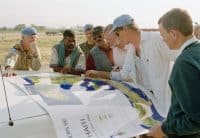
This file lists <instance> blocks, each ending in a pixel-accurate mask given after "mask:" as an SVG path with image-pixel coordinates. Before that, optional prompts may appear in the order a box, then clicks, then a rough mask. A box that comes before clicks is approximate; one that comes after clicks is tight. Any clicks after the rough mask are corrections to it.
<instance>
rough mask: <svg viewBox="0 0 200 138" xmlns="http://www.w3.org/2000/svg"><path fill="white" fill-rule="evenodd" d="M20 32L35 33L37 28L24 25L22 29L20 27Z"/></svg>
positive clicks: (24, 33) (25, 33)
mask: <svg viewBox="0 0 200 138" xmlns="http://www.w3.org/2000/svg"><path fill="white" fill-rule="evenodd" d="M21 33H22V34H23V35H36V34H37V30H36V29H35V28H34V27H25V28H24V29H22V31H21Z"/></svg>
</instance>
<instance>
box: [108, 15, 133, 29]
mask: <svg viewBox="0 0 200 138" xmlns="http://www.w3.org/2000/svg"><path fill="white" fill-rule="evenodd" d="M133 21H134V19H133V18H132V17H131V16H130V15H128V14H123V15H120V16H119V17H117V18H115V20H114V21H113V28H112V31H114V30H115V29H116V28H118V27H123V26H126V25H131V24H133Z"/></svg>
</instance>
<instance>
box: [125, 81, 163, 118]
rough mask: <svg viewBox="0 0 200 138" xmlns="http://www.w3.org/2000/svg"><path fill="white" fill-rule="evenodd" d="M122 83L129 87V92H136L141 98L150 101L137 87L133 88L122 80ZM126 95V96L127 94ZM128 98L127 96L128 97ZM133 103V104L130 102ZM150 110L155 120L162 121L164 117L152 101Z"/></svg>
mask: <svg viewBox="0 0 200 138" xmlns="http://www.w3.org/2000/svg"><path fill="white" fill-rule="evenodd" d="M122 84H123V85H124V86H126V87H127V88H129V89H130V90H131V92H135V93H136V94H138V95H139V96H140V97H141V98H142V99H145V100H146V101H150V99H149V98H148V97H147V95H146V94H145V93H144V92H143V91H142V90H141V89H139V88H135V87H133V86H132V85H130V84H128V83H125V82H122ZM126 96H127V95H126ZM127 97H128V96H127ZM128 98H129V97H128ZM131 105H133V104H131ZM151 111H152V116H151V117H152V118H153V119H155V120H158V121H163V120H164V119H165V118H164V117H162V116H161V115H160V114H159V113H158V111H157V110H156V108H155V106H154V104H153V103H152V104H151Z"/></svg>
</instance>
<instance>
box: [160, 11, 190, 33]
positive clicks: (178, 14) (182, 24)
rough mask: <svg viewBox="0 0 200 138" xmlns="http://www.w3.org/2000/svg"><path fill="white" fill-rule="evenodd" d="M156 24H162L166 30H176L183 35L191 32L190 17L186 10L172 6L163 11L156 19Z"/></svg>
mask: <svg viewBox="0 0 200 138" xmlns="http://www.w3.org/2000/svg"><path fill="white" fill-rule="evenodd" d="M158 24H162V26H163V27H164V28H165V29H166V30H167V31H169V30H171V29H175V30H178V31H180V33H181V34H182V35H184V36H188V35H191V34H192V33H193V26H192V18H191V17H190V15H189V14H188V12H187V11H186V10H183V9H180V8H174V9H171V10H170V11H168V12H167V13H165V14H164V15H163V16H162V17H160V19H159V20H158Z"/></svg>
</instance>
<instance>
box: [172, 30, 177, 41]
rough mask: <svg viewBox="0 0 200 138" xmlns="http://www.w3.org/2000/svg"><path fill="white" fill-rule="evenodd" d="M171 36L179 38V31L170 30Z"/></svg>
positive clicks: (174, 38) (175, 38)
mask: <svg viewBox="0 0 200 138" xmlns="http://www.w3.org/2000/svg"><path fill="white" fill-rule="evenodd" d="M170 33H171V36H172V39H173V40H177V39H178V35H179V34H178V32H177V31H176V30H170Z"/></svg>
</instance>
